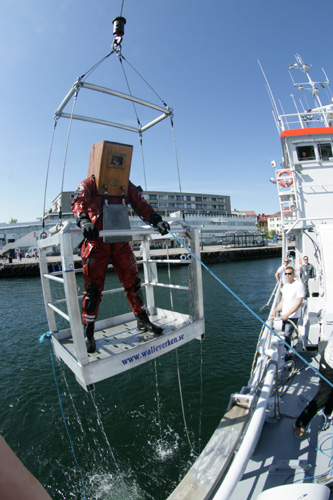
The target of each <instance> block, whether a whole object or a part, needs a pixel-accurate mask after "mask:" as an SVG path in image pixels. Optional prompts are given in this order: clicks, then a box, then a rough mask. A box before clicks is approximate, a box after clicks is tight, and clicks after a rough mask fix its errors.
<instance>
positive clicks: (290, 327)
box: [271, 266, 305, 345]
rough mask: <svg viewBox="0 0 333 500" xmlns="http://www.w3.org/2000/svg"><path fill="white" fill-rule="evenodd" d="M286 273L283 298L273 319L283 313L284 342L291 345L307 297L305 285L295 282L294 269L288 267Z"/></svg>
mask: <svg viewBox="0 0 333 500" xmlns="http://www.w3.org/2000/svg"><path fill="white" fill-rule="evenodd" d="M284 273H285V276H286V283H285V284H284V285H283V288H282V290H281V293H282V298H281V300H280V302H279V304H278V305H277V307H276V308H275V309H274V310H273V311H272V313H271V317H275V316H276V313H278V312H281V319H282V331H283V332H284V340H285V341H286V342H287V344H289V345H291V335H292V333H293V331H294V330H295V327H297V324H298V320H299V318H300V317H301V305H302V302H303V299H304V297H305V288H304V285H303V283H301V282H300V281H298V280H295V271H294V268H293V267H291V266H287V267H286V269H285V271H284Z"/></svg>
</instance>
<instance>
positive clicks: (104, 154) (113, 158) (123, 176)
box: [88, 141, 133, 196]
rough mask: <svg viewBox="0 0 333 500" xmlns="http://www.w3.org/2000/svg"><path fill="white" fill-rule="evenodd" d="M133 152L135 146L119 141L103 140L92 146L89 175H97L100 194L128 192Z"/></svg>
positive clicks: (115, 194)
mask: <svg viewBox="0 0 333 500" xmlns="http://www.w3.org/2000/svg"><path fill="white" fill-rule="evenodd" d="M132 153H133V146H130V145H128V144H120V143H118V142H109V141H101V142H97V143H96V144H93V145H92V146H91V151H90V159H89V170H88V177H90V176H91V175H94V176H95V177H96V185H97V193H98V194H100V195H104V194H108V195H110V196H122V195H123V193H124V194H125V195H126V194H127V190H128V181H129V175H130V170H131V161H132Z"/></svg>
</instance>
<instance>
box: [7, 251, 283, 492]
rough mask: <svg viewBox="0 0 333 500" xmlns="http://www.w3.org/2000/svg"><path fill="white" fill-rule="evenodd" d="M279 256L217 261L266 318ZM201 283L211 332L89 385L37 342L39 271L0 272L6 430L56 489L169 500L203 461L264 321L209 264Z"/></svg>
mask: <svg viewBox="0 0 333 500" xmlns="http://www.w3.org/2000/svg"><path fill="white" fill-rule="evenodd" d="M279 264H280V259H279V258H270V259H260V260H254V261H245V262H233V263H226V264H213V265H211V266H210V269H211V270H212V272H213V273H214V274H216V275H217V276H218V277H219V278H220V279H221V280H222V281H223V282H224V283H225V284H226V285H227V287H229V288H230V289H231V290H232V291H233V292H234V293H235V294H237V296H239V297H240V298H241V299H242V300H243V301H244V302H245V303H246V304H247V305H248V306H249V307H250V308H251V309H253V310H254V311H255V313H257V314H258V315H259V316H260V318H262V319H263V320H266V319H267V315H268V312H269V310H268V308H267V307H266V308H263V306H264V305H265V304H266V302H267V300H268V298H269V297H270V294H271V292H272V290H273V287H274V284H275V278H274V273H275V272H276V269H277V267H278V266H279ZM162 272H164V273H165V275H167V270H166V269H165V270H164V271H162ZM186 272H187V270H186V266H181V267H178V268H177V269H176V270H173V273H174V276H175V275H177V273H178V274H181V273H186ZM110 274H112V273H110ZM107 279H110V280H113V279H116V278H115V277H114V276H110V277H109V275H108V278H107ZM80 286H82V283H80ZM203 288H204V307H205V320H206V336H205V339H204V340H203V341H198V340H194V341H192V342H190V343H188V344H186V345H185V346H183V347H181V348H179V349H178V350H177V351H172V352H170V353H168V354H166V355H164V356H161V357H160V358H158V359H157V360H155V361H150V362H148V363H146V364H145V365H142V366H139V367H136V368H134V369H133V370H130V371H128V372H125V373H123V374H120V375H117V376H115V377H113V378H111V379H108V380H105V381H103V382H100V383H98V384H97V385H96V387H95V391H92V392H90V393H86V392H85V391H84V390H83V389H82V388H81V387H80V386H79V385H78V383H77V382H76V381H75V378H74V376H73V375H72V373H71V372H70V371H69V370H68V369H67V367H66V366H64V365H63V364H62V363H58V361H56V360H55V359H54V360H53V361H54V373H55V375H56V381H55V378H54V374H53V368H52V359H53V358H51V355H50V349H49V343H48V341H46V342H44V343H39V337H40V335H42V334H43V333H45V332H46V331H47V330H48V326H47V321H46V315H45V310H44V304H43V298H42V291H41V285H40V280H39V279H38V278H12V279H2V280H0V301H1V302H0V305H1V327H0V329H1V336H0V349H1V351H0V352H1V365H0V366H1V368H0V375H1V376H0V388H1V410H0V411H1V419H0V432H1V434H2V436H3V437H4V438H5V439H6V441H7V443H8V444H9V445H10V446H11V448H12V449H13V450H14V451H15V453H16V454H17V456H18V457H19V458H20V459H21V460H22V462H23V463H24V464H25V465H26V466H27V468H28V469H29V470H30V471H31V472H32V473H33V474H34V475H35V476H36V477H37V478H38V479H39V481H40V482H41V483H42V484H43V486H44V487H45V488H46V490H47V491H48V493H49V494H50V496H51V497H52V498H53V499H54V500H60V499H66V500H67V499H84V498H87V499H112V500H128V499H133V500H139V499H140V500H145V499H147V500H148V499H149V500H151V499H153V500H163V499H165V498H167V496H168V495H169V494H170V493H171V491H172V490H173V489H174V488H175V486H176V485H177V483H178V482H179V480H180V479H181V478H182V477H183V476H184V474H185V473H186V471H187V470H188V468H189V467H190V465H191V464H192V463H193V462H194V460H195V458H196V454H197V453H200V451H201V450H202V449H203V447H204V446H205V444H206V443H207V441H208V440H209V438H210V436H211V434H212V433H213V432H214V430H215V428H216V427H217V425H218V423H219V421H220V419H221V418H222V416H223V414H224V412H225V410H226V407H227V404H228V401H229V396H230V394H231V393H233V392H237V391H239V390H240V389H241V387H242V386H244V385H246V384H247V381H248V378H249V373H250V367H251V363H252V359H253V355H254V352H255V347H256V343H257V337H258V334H259V332H260V329H261V326H262V324H261V322H260V321H259V320H258V319H257V318H255V317H254V316H253V315H251V314H250V312H249V311H248V310H247V309H246V308H245V307H244V306H243V305H242V304H241V303H240V302H239V301H238V300H237V299H236V298H235V297H234V296H233V295H232V294H230V292H229V291H228V290H226V289H225V288H224V287H223V286H222V285H221V284H219V283H218V282H217V281H216V280H215V279H214V278H213V277H212V276H211V275H210V274H209V273H208V272H207V271H206V270H205V269H203ZM111 300H112V301H113V302H112V304H111V309H112V310H113V311H114V314H116V313H117V311H118V307H127V310H128V305H127V303H126V299H125V298H124V297H121V298H120V299H117V300H119V301H120V302H119V304H118V302H117V300H116V299H114V298H112V299H111ZM165 300H166V301H167V300H169V298H168V297H166V298H165ZM174 300H175V301H176V305H178V304H177V300H178V299H177V298H175V299H174ZM179 300H180V301H181V299H179ZM108 307H109V305H108V303H107V302H106V301H104V300H103V302H102V306H101V311H100V315H101V316H103V314H104V315H106V314H108V315H110V311H107V308H108ZM180 307H182V304H180ZM175 308H176V307H175ZM111 314H112V311H111ZM177 366H179V374H180V382H181V392H180V389H179V382H178V373H177V372H178V370H177ZM57 389H58V390H59V394H60V398H61V404H60V402H59V397H58V390H57ZM180 394H181V395H182V398H181V397H180ZM182 406H183V409H184V414H185V421H184V419H183V411H182ZM62 412H63V414H64V416H65V419H66V423H67V429H68V433H69V435H70V439H69V436H68V433H67V431H66V427H65V424H64V420H63V416H62ZM72 449H73V450H74V453H75V457H76V460H75V458H74V456H73V452H72Z"/></svg>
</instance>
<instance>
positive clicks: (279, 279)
mask: <svg viewBox="0 0 333 500" xmlns="http://www.w3.org/2000/svg"><path fill="white" fill-rule="evenodd" d="M288 264H289V259H288V257H286V258H285V259H284V261H283V264H282V266H280V267H279V269H278V270H277V271H276V273H275V279H276V281H277V282H278V283H279V285H281V286H283V285H284V284H285V283H286V282H287V279H286V275H285V274H284V272H285V270H286V267H287V266H288Z"/></svg>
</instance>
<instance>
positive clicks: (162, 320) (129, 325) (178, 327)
mask: <svg viewBox="0 0 333 500" xmlns="http://www.w3.org/2000/svg"><path fill="white" fill-rule="evenodd" d="M150 320H151V321H152V322H153V323H154V324H156V325H158V326H160V327H162V328H163V334H162V335H154V334H152V333H149V332H142V331H139V330H138V329H137V322H136V320H135V318H134V316H133V314H128V315H123V316H117V317H115V318H109V319H107V320H103V321H100V322H98V323H96V331H95V340H96V348H97V349H96V352H95V353H93V354H88V355H87V358H88V362H87V363H86V364H85V365H82V364H81V363H80V362H79V360H78V359H77V355H76V349H75V345H74V342H73V337H72V334H71V331H70V329H68V330H63V331H61V332H59V333H57V334H55V335H54V336H53V337H52V343H53V348H54V351H55V353H56V355H57V356H58V357H59V358H60V359H62V360H63V361H64V362H65V363H66V364H67V366H68V367H69V368H70V369H71V370H72V371H73V373H74V374H75V377H76V379H77V381H78V382H79V383H80V384H81V385H82V386H83V387H84V388H85V389H86V388H88V389H89V388H90V386H91V385H92V384H95V383H96V382H100V381H101V380H105V379H106V378H109V377H112V376H114V375H117V374H118V373H122V372H124V371H127V370H130V369H132V368H135V367H137V366H139V365H142V364H143V363H146V362H147V361H151V360H153V359H155V358H157V357H159V356H161V355H163V354H166V353H167V352H170V351H172V350H173V349H176V348H178V347H180V346H181V345H183V344H185V343H187V342H189V341H190V340H193V339H194V338H200V337H201V335H202V332H203V328H204V324H203V323H204V322H203V320H199V321H193V320H192V319H191V318H190V317H189V316H188V315H185V314H180V313H175V312H172V311H166V310H162V309H158V310H157V314H156V315H154V316H150Z"/></svg>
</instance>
